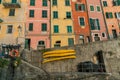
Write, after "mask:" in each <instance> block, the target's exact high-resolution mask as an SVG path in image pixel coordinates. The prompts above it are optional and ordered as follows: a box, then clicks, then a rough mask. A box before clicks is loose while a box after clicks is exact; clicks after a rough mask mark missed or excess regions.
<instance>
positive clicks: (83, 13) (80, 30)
mask: <svg viewBox="0 0 120 80" xmlns="http://www.w3.org/2000/svg"><path fill="white" fill-rule="evenodd" d="M71 1H72V2H71V6H72V17H73V24H74V32H75V40H76V44H83V43H88V42H90V41H91V39H90V26H89V20H88V14H87V6H86V0H71Z"/></svg>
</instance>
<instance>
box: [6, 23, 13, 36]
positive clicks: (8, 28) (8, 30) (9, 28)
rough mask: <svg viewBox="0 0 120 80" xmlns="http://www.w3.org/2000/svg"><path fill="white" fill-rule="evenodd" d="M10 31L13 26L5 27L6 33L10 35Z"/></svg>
mask: <svg viewBox="0 0 120 80" xmlns="http://www.w3.org/2000/svg"><path fill="white" fill-rule="evenodd" d="M12 29H13V26H12V25H8V27H7V33H8V34H11V33H12Z"/></svg>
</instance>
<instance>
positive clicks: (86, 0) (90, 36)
mask: <svg viewBox="0 0 120 80" xmlns="http://www.w3.org/2000/svg"><path fill="white" fill-rule="evenodd" d="M85 3H86V12H87V17H88V26H89V30H90V42H92V32H91V26H90V22H89V14H88V6H87V0H85Z"/></svg>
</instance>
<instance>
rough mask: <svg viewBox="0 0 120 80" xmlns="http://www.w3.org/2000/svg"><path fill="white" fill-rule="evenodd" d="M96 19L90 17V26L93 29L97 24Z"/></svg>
mask: <svg viewBox="0 0 120 80" xmlns="http://www.w3.org/2000/svg"><path fill="white" fill-rule="evenodd" d="M93 22H94V20H93V19H91V18H90V27H91V30H94V29H95V26H94V23H93Z"/></svg>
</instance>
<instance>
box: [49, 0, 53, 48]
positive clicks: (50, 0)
mask: <svg viewBox="0 0 120 80" xmlns="http://www.w3.org/2000/svg"><path fill="white" fill-rule="evenodd" d="M51 2H52V0H49V3H50V10H49V12H50V14H49V15H50V21H49V22H50V32H49V39H50V48H52V42H51V41H52V39H51V26H52V25H51V22H52V21H51V7H52V6H51Z"/></svg>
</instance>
